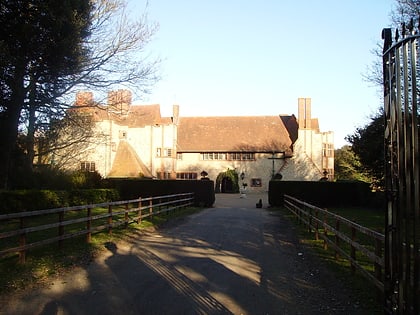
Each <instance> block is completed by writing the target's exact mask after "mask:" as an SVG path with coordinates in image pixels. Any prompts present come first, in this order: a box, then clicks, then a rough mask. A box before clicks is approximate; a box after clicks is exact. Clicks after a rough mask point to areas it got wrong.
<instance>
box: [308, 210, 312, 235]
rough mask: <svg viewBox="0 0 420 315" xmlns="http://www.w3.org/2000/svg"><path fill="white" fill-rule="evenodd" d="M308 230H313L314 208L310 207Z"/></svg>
mask: <svg viewBox="0 0 420 315" xmlns="http://www.w3.org/2000/svg"><path fill="white" fill-rule="evenodd" d="M308 232H309V233H311V232H312V208H309V217H308Z"/></svg>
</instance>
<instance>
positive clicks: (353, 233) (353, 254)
mask: <svg viewBox="0 0 420 315" xmlns="http://www.w3.org/2000/svg"><path fill="white" fill-rule="evenodd" d="M351 240H352V241H353V242H354V241H355V240H356V229H355V228H354V227H353V226H352V227H351ZM350 257H351V258H352V259H353V261H354V262H356V248H355V247H354V246H353V244H351V245H350ZM353 261H352V262H350V267H351V272H353V273H354V272H356V267H355V266H354V263H353Z"/></svg>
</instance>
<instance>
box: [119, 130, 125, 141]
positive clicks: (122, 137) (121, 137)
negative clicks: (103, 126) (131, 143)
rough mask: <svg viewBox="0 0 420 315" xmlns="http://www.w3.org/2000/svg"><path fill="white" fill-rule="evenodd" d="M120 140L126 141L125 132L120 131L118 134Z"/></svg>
mask: <svg viewBox="0 0 420 315" xmlns="http://www.w3.org/2000/svg"><path fill="white" fill-rule="evenodd" d="M118 133H119V136H120V139H127V131H125V130H120V131H119V132H118Z"/></svg>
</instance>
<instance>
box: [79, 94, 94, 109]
mask: <svg viewBox="0 0 420 315" xmlns="http://www.w3.org/2000/svg"><path fill="white" fill-rule="evenodd" d="M92 104H93V93H92V92H77V93H76V104H75V105H76V106H92Z"/></svg>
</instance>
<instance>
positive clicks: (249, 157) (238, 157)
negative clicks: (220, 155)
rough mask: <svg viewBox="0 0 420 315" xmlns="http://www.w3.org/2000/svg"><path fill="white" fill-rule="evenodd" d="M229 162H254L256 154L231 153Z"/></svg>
mask: <svg viewBox="0 0 420 315" xmlns="http://www.w3.org/2000/svg"><path fill="white" fill-rule="evenodd" d="M229 160H231V161H253V160H255V153H250V152H245V153H240V152H233V153H229Z"/></svg>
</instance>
